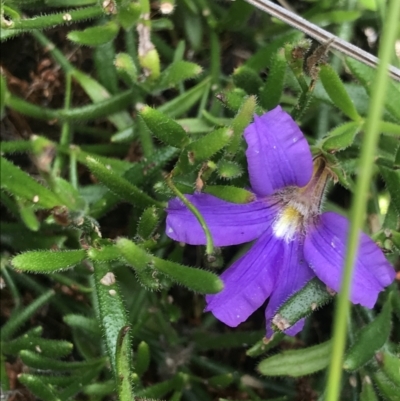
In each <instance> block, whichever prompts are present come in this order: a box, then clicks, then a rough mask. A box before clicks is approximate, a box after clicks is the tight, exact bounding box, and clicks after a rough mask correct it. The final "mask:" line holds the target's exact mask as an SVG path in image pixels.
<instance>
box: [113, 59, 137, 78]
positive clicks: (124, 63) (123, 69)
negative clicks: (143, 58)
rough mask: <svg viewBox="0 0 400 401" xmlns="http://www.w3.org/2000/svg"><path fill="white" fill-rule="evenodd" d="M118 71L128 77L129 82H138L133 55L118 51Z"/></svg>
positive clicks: (116, 60)
mask: <svg viewBox="0 0 400 401" xmlns="http://www.w3.org/2000/svg"><path fill="white" fill-rule="evenodd" d="M114 65H115V68H116V69H117V72H118V73H119V74H120V75H121V76H122V77H123V78H128V80H129V82H131V83H133V84H136V83H137V76H138V72H137V68H136V64H135V62H134V61H133V59H132V57H131V56H130V55H129V54H128V53H118V54H117V55H116V56H115V59H114Z"/></svg>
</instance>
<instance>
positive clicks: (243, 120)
mask: <svg viewBox="0 0 400 401" xmlns="http://www.w3.org/2000/svg"><path fill="white" fill-rule="evenodd" d="M256 106H257V102H256V97H255V96H249V97H248V98H247V99H245V100H244V102H243V104H242V106H241V107H240V110H239V112H238V113H237V114H236V116H235V118H234V119H233V121H232V125H231V127H232V130H233V135H232V140H231V143H230V144H229V146H228V148H227V152H228V153H231V154H235V153H236V152H237V151H238V150H239V146H240V142H241V140H242V137H243V131H244V130H245V128H246V127H247V126H248V125H249V124H250V122H251V120H252V119H253V116H254V112H255V109H256Z"/></svg>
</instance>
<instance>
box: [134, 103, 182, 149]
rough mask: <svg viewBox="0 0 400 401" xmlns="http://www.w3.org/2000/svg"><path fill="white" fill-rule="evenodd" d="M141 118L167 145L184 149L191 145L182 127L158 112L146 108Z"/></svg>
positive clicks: (143, 109) (141, 113)
mask: <svg viewBox="0 0 400 401" xmlns="http://www.w3.org/2000/svg"><path fill="white" fill-rule="evenodd" d="M140 116H141V117H142V118H143V120H144V122H145V123H146V125H147V127H148V128H149V130H150V131H151V132H152V133H153V135H154V136H156V137H157V138H158V139H159V140H160V141H162V142H164V143H165V144H167V145H171V146H174V147H176V148H183V147H184V146H186V145H187V144H188V143H189V137H188V135H187V134H186V132H185V130H184V129H183V128H182V126H181V125H179V124H178V123H177V122H176V121H174V120H172V119H171V118H169V117H168V116H166V115H165V114H163V113H161V112H159V111H158V110H155V109H153V108H151V107H149V106H144V107H143V108H142V110H140Z"/></svg>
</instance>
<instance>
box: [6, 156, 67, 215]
mask: <svg viewBox="0 0 400 401" xmlns="http://www.w3.org/2000/svg"><path fill="white" fill-rule="evenodd" d="M0 174H1V176H0V185H1V188H2V189H4V190H6V191H8V192H10V193H11V194H13V195H14V196H18V197H21V198H23V199H26V200H27V201H30V202H32V203H33V204H35V205H37V206H39V207H41V208H44V209H51V208H53V207H54V206H58V205H61V204H62V203H61V201H60V199H58V197H57V195H55V194H54V193H53V192H51V191H50V190H49V189H47V188H45V187H43V186H42V185H40V184H39V183H37V182H36V181H35V180H34V179H33V178H31V177H30V176H29V175H28V174H26V173H25V172H24V171H22V170H21V169H20V168H18V167H16V166H14V164H12V163H11V162H9V161H8V160H7V159H5V158H3V157H1V158H0Z"/></svg>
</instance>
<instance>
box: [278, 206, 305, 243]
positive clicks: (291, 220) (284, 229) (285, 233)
mask: <svg viewBox="0 0 400 401" xmlns="http://www.w3.org/2000/svg"><path fill="white" fill-rule="evenodd" d="M302 220H303V215H302V214H301V213H300V212H299V211H298V210H297V209H296V208H294V207H292V206H287V207H285V208H284V209H283V212H282V213H281V214H280V215H279V216H278V219H277V220H276V221H275V222H274V225H273V227H272V228H273V232H274V234H275V236H276V237H277V238H283V239H284V240H285V241H286V242H289V241H291V240H292V239H293V237H294V236H295V234H296V232H300V229H301V224H302Z"/></svg>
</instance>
